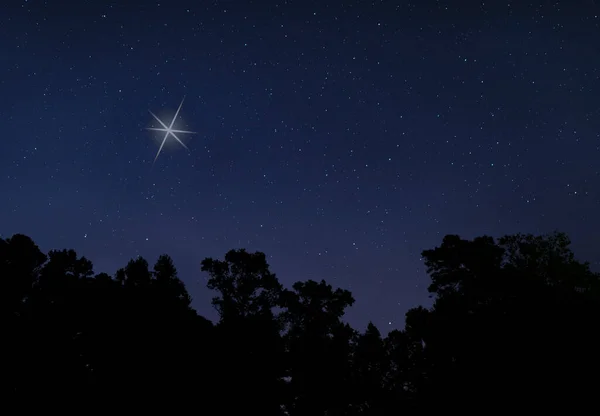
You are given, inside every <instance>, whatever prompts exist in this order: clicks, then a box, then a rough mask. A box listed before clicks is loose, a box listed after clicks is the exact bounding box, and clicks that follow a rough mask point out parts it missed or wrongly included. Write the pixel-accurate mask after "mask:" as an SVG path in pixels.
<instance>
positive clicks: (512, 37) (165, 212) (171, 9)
mask: <svg viewBox="0 0 600 416" xmlns="http://www.w3.org/2000/svg"><path fill="white" fill-rule="evenodd" d="M599 15H600V7H599V6H598V5H596V3H595V2H594V1H575V0H570V1H568V2H567V1H565V2H558V1H553V2H533V3H530V2H525V1H515V2H514V4H513V3H512V2H507V1H503V2H499V1H486V2H482V1H477V2H476V1H467V0H461V1H448V2H442V1H425V0H419V1H415V2H413V3H407V2H400V1H344V2H342V1H340V2H335V1H329V2H328V1H308V0H305V1H289V0H288V1H285V0H279V1H270V0H261V1H253V2H250V1H211V2H207V1H189V2H182V1H159V2H156V1H155V2H150V1H142V0H138V1H129V2H117V1H113V2H108V1H106V2H102V1H72V2H61V1H45V2H44V1H35V0H32V1H19V2H17V1H4V2H3V10H2V13H1V14H0V46H1V47H2V49H1V51H2V53H1V54H0V59H1V61H0V92H1V95H2V100H1V101H0V120H1V122H2V125H3V135H2V136H3V137H2V148H1V150H0V190H1V192H2V203H1V204H0V232H1V233H2V236H3V237H9V236H11V235H13V234H14V233H24V234H27V235H29V236H30V237H32V238H33V239H34V240H35V241H36V243H38V245H40V248H41V249H42V250H44V251H47V250H50V249H53V248H58V249H62V248H73V249H75V250H77V252H78V253H79V254H80V255H84V256H86V257H87V258H89V259H90V260H92V261H93V262H94V265H95V271H96V272H102V271H104V272H108V273H111V274H112V273H114V272H115V271H116V269H117V268H119V267H123V266H125V264H126V263H127V261H128V260H129V259H130V258H132V257H136V256H138V255H141V256H143V257H145V258H146V259H147V260H148V261H149V262H150V264H151V265H152V264H154V262H155V260H156V258H157V257H158V255H159V254H161V253H168V254H170V255H171V256H172V257H173V259H174V262H175V265H176V266H177V267H178V269H179V274H180V277H181V278H182V280H183V281H184V282H185V283H186V285H187V287H188V290H189V291H190V294H191V295H192V296H193V298H194V302H193V305H194V307H195V308H196V309H197V310H198V311H199V313H201V314H203V315H204V316H207V317H208V318H210V319H214V318H215V317H216V312H215V311H214V310H213V309H212V307H211V305H210V298H211V297H212V296H213V294H212V293H211V292H210V291H208V289H206V288H205V283H206V276H205V275H203V273H202V272H201V271H200V262H201V260H202V259H203V258H204V257H215V258H223V256H224V254H225V253H226V252H227V251H228V250H230V249H233V248H246V249H248V250H249V251H263V252H265V253H266V254H267V255H268V257H269V263H270V264H271V268H272V270H273V271H274V272H275V273H276V274H277V275H278V277H279V279H280V280H281V282H282V283H283V284H285V285H286V286H289V285H291V284H292V283H293V282H295V281H297V280H306V279H315V280H320V279H325V280H327V281H328V282H329V283H331V284H332V285H334V286H339V287H343V288H347V289H349V290H351V291H352V292H353V294H354V296H355V298H356V300H357V302H356V304H355V306H354V307H353V308H352V309H351V310H350V311H349V313H348V314H347V319H348V321H349V322H350V323H352V324H353V325H354V326H355V327H356V328H357V329H361V330H362V329H364V327H365V325H366V324H367V322H368V321H373V322H374V323H375V324H376V325H377V326H379V327H380V328H381V329H382V330H383V331H387V330H389V329H391V328H397V327H402V326H403V320H404V313H405V312H406V310H407V309H408V308H410V307H414V306H417V305H419V304H429V303H430V300H429V299H428V293H427V286H428V284H429V278H428V277H427V275H426V273H425V270H424V266H423V263H422V261H421V260H420V253H421V251H422V250H423V249H429V248H433V247H435V246H437V245H439V244H440V243H441V240H442V238H443V236H444V235H446V234H459V235H461V236H462V237H464V238H473V237H475V236H478V235H483V234H488V235H492V236H495V237H499V236H501V235H504V234H508V233H514V232H532V233H536V234H537V233H545V232H551V231H553V230H555V229H559V230H561V231H565V232H567V233H568V234H569V235H570V236H571V238H572V240H573V249H574V250H575V252H576V254H577V255H578V256H579V257H581V258H582V259H584V260H589V261H591V262H592V263H596V262H597V261H600V255H599V254H598V253H600V250H598V248H599V245H600V234H599V233H598V232H597V230H598V227H599V225H600V224H599V220H598V215H597V214H598V208H599V202H600V194H599V189H600V188H599V186H600V175H599V171H600V168H599V167H598V165H599V163H598V160H599V157H600V134H599V132H600V104H599V97H600V88H599V86H600V84H599V82H600V70H599V68H600V29H599V22H600V18H598V16H599ZM184 96H185V101H184V103H183V107H182V108H181V111H180V113H179V116H178V118H177V123H176V124H175V127H174V128H178V129H180V130H191V131H193V132H195V134H178V137H180V138H181V139H182V140H183V141H184V143H185V145H186V146H187V147H188V148H189V152H188V151H187V150H186V149H185V148H184V147H182V146H181V145H180V144H179V143H177V142H176V141H175V140H174V139H173V138H172V137H170V138H169V139H168V140H167V144H166V145H165V148H164V149H163V150H162V152H161V154H160V155H159V156H158V159H157V160H156V163H155V164H153V160H154V158H155V156H156V154H157V151H158V149H159V146H160V143H161V140H162V138H163V136H162V135H161V134H160V133H157V132H153V131H150V130H147V129H146V128H148V127H154V128H157V127H161V126H160V125H159V124H158V122H157V121H156V120H155V119H154V118H153V117H152V115H151V114H150V113H149V111H152V112H153V113H154V114H156V115H157V116H158V117H159V118H160V119H161V120H163V122H165V123H166V124H169V123H170V120H171V119H172V117H173V115H174V113H175V111H176V110H177V107H178V106H179V104H180V103H181V101H182V99H183V98H184ZM593 268H595V266H593Z"/></svg>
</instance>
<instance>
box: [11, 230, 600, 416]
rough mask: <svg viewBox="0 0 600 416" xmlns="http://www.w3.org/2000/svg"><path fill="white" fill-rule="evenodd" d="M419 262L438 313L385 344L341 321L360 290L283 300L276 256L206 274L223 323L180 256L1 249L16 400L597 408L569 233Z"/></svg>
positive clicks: (206, 264) (241, 257)
mask: <svg viewBox="0 0 600 416" xmlns="http://www.w3.org/2000/svg"><path fill="white" fill-rule="evenodd" d="M422 255H423V259H424V261H425V265H426V267H427V271H428V273H429V275H430V277H431V284H430V286H429V291H430V293H431V296H432V297H433V298H434V304H433V306H432V307H431V308H425V307H422V306H420V307H417V308H413V309H411V310H409V311H408V312H407V313H406V318H405V326H404V329H402V330H394V331H391V332H390V333H388V334H387V335H385V336H383V335H382V334H381V332H380V331H379V330H378V329H377V327H376V326H375V325H373V324H372V323H370V324H369V325H368V326H367V328H366V330H365V331H364V332H359V331H356V330H355V329H353V328H352V327H351V326H350V325H349V324H348V323H346V322H344V321H343V318H344V314H345V311H346V310H347V308H348V307H351V306H352V304H353V303H354V298H353V296H352V294H351V293H350V292H348V291H347V290H343V289H341V288H333V287H332V286H331V285H329V284H328V283H327V282H325V281H324V280H323V281H320V282H316V281H312V280H307V281H304V282H296V283H294V284H293V285H292V287H291V288H289V289H286V288H284V287H283V285H282V284H281V283H280V282H279V280H278V278H277V276H276V275H275V274H274V273H272V272H271V271H270V268H269V264H268V263H267V260H266V258H267V257H266V255H265V254H264V253H260V252H256V253H250V252H247V251H245V250H231V251H229V252H228V253H226V254H225V257H224V259H223V260H215V259H212V258H207V259H205V260H204V261H202V264H201V270H202V271H203V272H205V273H207V274H208V276H209V279H208V283H207V288H208V289H209V290H213V291H215V292H216V293H215V297H214V298H213V301H212V303H213V305H214V307H215V308H216V309H217V311H218V312H219V321H218V322H217V323H216V324H213V323H212V322H210V321H209V320H207V319H205V318H203V317H201V316H199V315H198V314H197V313H196V311H195V310H194V309H193V308H192V307H191V301H192V299H191V297H190V295H189V293H188V292H187V290H186V287H185V285H184V283H183V281H182V280H181V279H180V278H179V276H178V273H177V269H176V267H175V265H174V264H173V260H172V259H171V258H170V257H169V256H168V255H166V254H165V255H161V256H160V257H159V258H158V259H157V261H156V262H155V264H154V265H153V267H152V268H150V266H149V263H148V262H147V261H146V260H145V259H144V258H141V257H138V258H136V259H132V260H131V261H129V262H128V263H127V264H126V265H125V267H123V268H121V269H119V270H117V271H116V273H115V274H114V276H111V275H109V274H106V273H98V274H95V272H94V269H93V265H92V263H91V262H90V261H89V260H88V259H86V258H85V257H80V256H79V255H78V254H77V253H76V252H75V251H74V250H69V249H61V250H51V251H49V252H48V254H47V255H46V254H44V253H42V252H41V250H40V249H39V248H38V247H37V246H36V245H35V243H34V242H33V241H32V240H31V239H30V238H29V237H27V236H24V235H20V234H17V235H14V236H12V237H10V238H6V239H0V323H1V324H2V326H1V331H2V332H1V334H2V337H3V338H2V339H3V341H4V344H3V345H4V346H5V348H3V353H2V356H1V357H2V360H1V362H0V365H1V367H0V370H1V372H0V374H1V375H0V377H1V380H2V389H3V390H2V391H3V393H5V396H6V397H10V398H11V399H12V400H13V401H14V402H15V403H17V402H18V403H27V401H28V400H29V401H32V400H36V401H39V402H40V403H44V405H45V406H49V404H50V403H53V402H54V403H57V404H60V406H61V407H63V408H64V406H65V405H66V404H67V403H71V404H74V403H75V402H76V401H77V402H81V403H82V405H78V406H79V410H82V409H86V410H88V409H89V408H91V406H95V404H96V403H99V404H104V405H110V406H117V405H118V406H121V407H122V406H123V405H125V404H128V405H132V406H135V407H134V409H136V410H137V411H142V409H144V410H155V411H156V408H157V406H159V405H164V406H168V409H170V411H171V412H176V410H175V409H178V411H184V410H188V409H189V408H190V406H194V405H195V406H200V407H201V410H203V411H205V412H208V413H225V414H228V413H231V414H240V413H242V412H243V413H252V414H253V413H256V414H263V415H278V416H279V415H281V416H283V415H287V416H305V415H311V416H312V415H323V416H325V415H327V416H332V415H347V416H358V415H369V416H379V415H388V414H394V413H401V412H404V413H409V414H416V413H417V412H418V413H421V414H423V413H427V412H432V411H439V410H444V411H453V410H460V411H471V410H480V409H481V408H482V405H484V406H493V407H494V408H495V409H501V408H503V407H504V408H511V409H515V408H519V409H525V407H526V406H535V408H536V409H541V408H542V407H548V405H550V406H557V404H559V403H561V404H568V405H569V406H571V407H570V408H571V409H572V408H573V406H574V404H575V403H578V404H584V403H586V404H587V403H592V400H594V397H595V395H594V393H595V391H596V387H597V383H596V381H595V375H596V374H597V371H598V370H599V369H600V362H599V358H598V350H599V347H600V340H599V339H598V336H597V329H596V327H597V322H598V319H599V318H600V298H599V296H600V279H599V275H598V274H597V273H594V272H592V271H591V270H590V266H589V264H588V263H583V262H580V261H578V260H577V259H576V258H575V256H574V254H573V252H572V251H571V249H570V241H569V239H568V237H567V236H566V235H565V234H562V233H558V232H556V233H553V234H550V235H544V236H533V235H528V234H515V235H508V236H504V237H502V238H499V239H497V240H494V239H493V238H491V237H487V236H483V237H477V238H475V239H473V240H465V239H461V238H460V237H459V236H455V235H448V236H446V237H444V239H443V240H442V243H441V245H440V246H439V247H436V248H433V249H430V250H425V251H423V253H422ZM75 398H76V399H75ZM5 405H6V406H8V402H6V403H5ZM81 406H84V407H81ZM85 406H87V407H85Z"/></svg>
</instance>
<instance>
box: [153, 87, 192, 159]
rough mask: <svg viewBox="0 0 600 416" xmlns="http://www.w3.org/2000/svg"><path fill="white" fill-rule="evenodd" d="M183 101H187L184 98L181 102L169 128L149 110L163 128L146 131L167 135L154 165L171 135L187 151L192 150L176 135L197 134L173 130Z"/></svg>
mask: <svg viewBox="0 0 600 416" xmlns="http://www.w3.org/2000/svg"><path fill="white" fill-rule="evenodd" d="M183 100H185V97H183V99H182V100H181V104H179V108H178V109H177V112H176V113H175V116H174V117H173V120H172V121H171V124H170V125H169V126H168V127H167V125H166V124H165V123H163V122H162V121H161V120H160V119H159V118H158V117H156V115H155V114H154V113H153V112H152V111H150V110H148V112H149V113H150V114H152V117H154V118H155V119H156V120H157V121H158V122H159V123H160V124H161V126H163V128H162V129H158V128H154V127H147V128H146V130H154V131H162V132H164V133H165V137H164V139H163V141H162V143H161V144H160V148H159V149H158V152H157V153H156V157H155V158H154V162H153V164H154V163H155V162H156V159H158V155H160V152H161V151H162V148H163V146H164V145H165V142H166V141H167V139H168V138H169V135H171V136H173V137H174V138H175V140H177V141H178V142H179V144H180V145H182V146H183V147H185V148H186V149H187V151H188V152H189V151H190V149H188V147H187V146H186V145H185V144H184V143H183V142H182V141H181V140H180V139H179V137H177V135H176V134H175V133H189V134H194V133H195V132H193V131H185V130H174V129H173V125H174V124H175V120H176V119H177V115H179V110H181V106H182V105H183Z"/></svg>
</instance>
